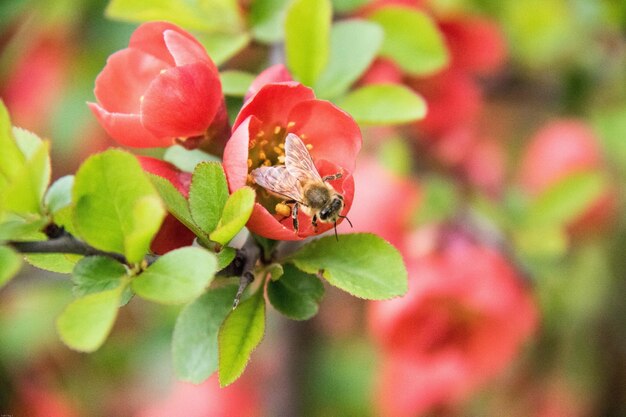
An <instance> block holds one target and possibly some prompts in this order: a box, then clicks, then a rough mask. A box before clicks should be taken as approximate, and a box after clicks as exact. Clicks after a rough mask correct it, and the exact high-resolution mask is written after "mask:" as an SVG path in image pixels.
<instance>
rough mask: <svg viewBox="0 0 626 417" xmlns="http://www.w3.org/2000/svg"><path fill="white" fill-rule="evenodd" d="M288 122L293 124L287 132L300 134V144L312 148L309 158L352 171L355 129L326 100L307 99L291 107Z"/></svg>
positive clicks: (349, 119)
mask: <svg viewBox="0 0 626 417" xmlns="http://www.w3.org/2000/svg"><path fill="white" fill-rule="evenodd" d="M289 121H293V122H295V126H294V127H293V128H292V129H291V132H293V133H295V134H297V135H298V136H302V135H304V139H303V141H304V142H305V143H307V144H308V143H310V144H311V145H313V148H312V149H311V156H312V157H313V159H315V160H316V159H326V160H328V161H330V162H332V163H334V164H336V165H338V166H340V167H342V168H344V169H347V170H348V171H350V172H352V171H354V166H355V161H356V156H357V154H358V153H359V150H360V149H361V142H362V139H361V131H360V129H359V126H358V125H357V124H356V122H355V121H354V119H353V118H352V117H351V116H350V115H349V114H348V113H346V112H344V111H343V110H340V109H339V108H338V107H336V106H335V105H333V104H332V103H330V102H328V101H324V100H307V101H304V102H301V103H299V104H298V105H296V106H295V107H294V108H293V110H292V111H291V113H290V114H289Z"/></svg>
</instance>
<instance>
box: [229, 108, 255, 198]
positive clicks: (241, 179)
mask: <svg viewBox="0 0 626 417" xmlns="http://www.w3.org/2000/svg"><path fill="white" fill-rule="evenodd" d="M252 120H253V117H252V116H250V117H249V118H247V119H246V120H244V122H243V123H242V124H241V125H240V126H239V127H238V128H237V129H235V131H234V132H233V134H232V136H231V137H230V139H229V140H228V142H226V148H224V162H223V166H224V172H225V173H226V179H227V180H228V189H229V190H230V192H231V193H232V192H233V191H235V190H238V189H239V188H241V187H243V186H245V185H246V181H247V179H248V144H249V143H250V133H249V132H250V124H251V122H252Z"/></svg>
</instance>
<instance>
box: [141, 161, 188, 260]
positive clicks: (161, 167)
mask: <svg viewBox="0 0 626 417" xmlns="http://www.w3.org/2000/svg"><path fill="white" fill-rule="evenodd" d="M137 159H138V160H139V163H140V164H141V168H143V170H144V171H146V172H149V173H150V174H155V175H158V176H160V177H163V178H165V179H166V180H168V181H169V182H171V183H172V185H174V187H176V189H177V190H178V191H179V192H180V193H181V194H182V195H183V196H184V197H185V198H188V197H189V186H190V185H191V174H190V173H188V172H183V171H180V170H179V169H178V168H176V167H175V166H174V165H172V164H170V163H168V162H165V161H161V160H160V159H155V158H149V157H147V156H138V157H137ZM195 237H196V236H195V235H194V233H193V232H192V231H191V230H189V229H187V227H185V225H183V224H182V223H181V222H179V221H178V219H176V217H174V216H173V215H172V214H168V215H167V216H165V219H164V220H163V223H162V224H161V228H160V229H159V231H158V232H157V234H156V236H155V237H154V239H153V240H152V244H151V245H150V249H151V250H152V252H154V253H156V254H158V255H163V254H164V253H167V252H169V251H171V250H174V249H177V248H181V247H183V246H189V245H191V244H192V243H193V240H194V239H195Z"/></svg>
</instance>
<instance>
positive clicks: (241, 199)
mask: <svg viewBox="0 0 626 417" xmlns="http://www.w3.org/2000/svg"><path fill="white" fill-rule="evenodd" d="M254 199H255V193H254V190H253V189H252V188H250V187H242V188H240V189H238V190H237V191H235V192H234V193H232V194H231V195H230V197H228V200H227V201H226V205H225V206H224V211H223V212H222V218H221V219H220V221H219V224H218V225H217V228H216V229H215V231H214V232H213V233H211V234H210V235H209V237H210V238H211V240H212V241H214V242H217V243H219V244H222V245H225V244H227V243H228V242H230V240H231V239H232V238H233V237H235V235H236V234H237V233H239V231H240V230H241V229H242V228H243V227H244V226H245V225H246V223H247V222H248V219H249V218H250V215H251V214H252V209H253V207H254Z"/></svg>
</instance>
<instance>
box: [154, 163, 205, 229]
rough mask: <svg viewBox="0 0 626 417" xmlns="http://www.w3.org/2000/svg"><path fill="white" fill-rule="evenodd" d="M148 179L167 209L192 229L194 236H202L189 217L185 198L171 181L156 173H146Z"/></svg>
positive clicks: (189, 213)
mask: <svg viewBox="0 0 626 417" xmlns="http://www.w3.org/2000/svg"><path fill="white" fill-rule="evenodd" d="M148 176H149V178H150V181H152V184H153V185H154V187H155V188H156V189H157V191H158V192H159V195H160V196H161V199H162V200H163V202H164V203H165V206H166V207H167V210H168V211H169V212H170V213H172V214H173V215H174V217H176V218H177V219H178V220H179V221H180V222H181V223H182V224H184V225H185V226H187V228H189V230H191V231H193V232H194V233H195V234H196V236H204V232H203V231H202V229H200V228H199V227H198V226H197V225H196V223H195V222H194V221H193V218H192V217H191V212H190V211H189V203H188V202H187V199H185V197H184V196H183V195H182V194H181V193H180V192H178V190H177V189H176V187H174V186H173V185H172V183H171V182H169V181H168V180H166V179H165V178H163V177H159V176H158V175H153V174H148Z"/></svg>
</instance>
